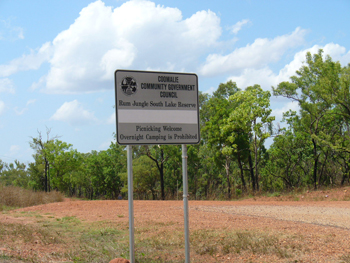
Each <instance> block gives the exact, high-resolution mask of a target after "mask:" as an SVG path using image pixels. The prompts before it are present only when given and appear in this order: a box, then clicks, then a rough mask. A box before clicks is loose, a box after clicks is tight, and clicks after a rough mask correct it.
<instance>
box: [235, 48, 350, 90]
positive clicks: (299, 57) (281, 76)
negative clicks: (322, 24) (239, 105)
mask: <svg viewBox="0 0 350 263" xmlns="http://www.w3.org/2000/svg"><path fill="white" fill-rule="evenodd" d="M319 49H323V51H324V53H323V54H324V55H330V56H331V57H332V60H333V61H340V62H341V63H342V64H343V66H345V65H347V63H349V62H350V52H348V53H346V49H345V48H344V47H342V46H340V45H338V44H333V43H330V44H327V45H325V46H319V45H314V46H313V47H311V48H308V49H305V50H302V51H299V52H297V53H296V54H295V55H294V58H293V60H292V61H291V62H290V63H289V64H287V65H285V66H284V67H283V68H282V69H281V70H280V71H279V72H278V74H275V73H274V72H273V71H272V70H271V69H270V68H269V67H268V66H265V67H263V68H261V69H255V68H253V67H251V68H246V69H244V70H243V71H242V72H241V74H239V75H233V76H231V77H229V78H228V80H232V81H234V82H236V83H237V86H238V87H239V88H241V89H244V88H246V87H248V86H252V85H254V84H259V85H261V87H262V88H263V89H265V90H270V89H271V86H277V85H278V84H279V83H280V82H282V81H289V79H290V77H291V76H293V75H295V72H296V71H297V70H299V69H300V68H301V67H302V65H303V63H304V62H305V60H306V53H307V52H310V53H311V54H316V53H317V52H318V50H319Z"/></svg>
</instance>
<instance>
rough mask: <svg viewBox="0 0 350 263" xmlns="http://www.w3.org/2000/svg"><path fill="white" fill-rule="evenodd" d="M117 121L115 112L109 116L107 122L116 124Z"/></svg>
mask: <svg viewBox="0 0 350 263" xmlns="http://www.w3.org/2000/svg"><path fill="white" fill-rule="evenodd" d="M115 123H116V118H115V112H113V113H112V115H111V116H109V118H108V120H107V124H114V125H115Z"/></svg>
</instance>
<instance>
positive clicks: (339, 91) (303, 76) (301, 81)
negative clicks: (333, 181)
mask: <svg viewBox="0 0 350 263" xmlns="http://www.w3.org/2000/svg"><path fill="white" fill-rule="evenodd" d="M341 73H342V69H341V66H340V64H339V63H338V62H333V61H332V59H331V58H330V57H329V56H326V58H325V59H324V58H323V51H322V50H319V52H318V53H317V54H314V55H311V53H310V52H308V53H307V54H306V62H305V64H304V65H303V66H302V67H301V68H300V69H299V70H298V71H296V75H295V76H292V77H291V78H290V82H281V83H280V84H278V86H277V87H276V88H274V87H273V94H274V95H275V96H283V97H286V98H289V99H291V100H293V101H296V102H297V103H298V104H299V107H300V111H299V116H300V132H305V133H307V134H308V135H309V136H308V138H309V140H310V141H311V142H312V145H313V175H312V177H313V183H314V188H315V189H316V188H317V184H318V176H321V174H320V173H321V172H322V170H320V171H319V163H320V160H321V158H322V157H324V156H321V155H322V154H323V152H322V148H321V146H322V145H321V142H322V143H323V144H327V143H328V144H332V143H331V142H330V141H329V140H330V139H331V138H333V137H334V136H333V135H335V133H334V125H333V126H332V125H329V123H330V121H331V120H334V116H335V115H336V112H335V110H336V107H337V105H341V104H344V105H345V104H346V101H347V100H348V98H349V97H348V95H346V94H348V93H349V91H348V90H347V91H346V88H342V85H341V82H340V76H341ZM345 83H347V82H345ZM345 86H346V85H345ZM347 89H348V88H347ZM344 95H345V96H344ZM343 99H345V101H344V100H343ZM342 109H343V110H344V112H345V114H346V112H347V109H346V107H342ZM334 124H335V123H334ZM332 131H333V135H332V136H330V135H331V133H332ZM326 160H327V158H323V162H325V161H326Z"/></svg>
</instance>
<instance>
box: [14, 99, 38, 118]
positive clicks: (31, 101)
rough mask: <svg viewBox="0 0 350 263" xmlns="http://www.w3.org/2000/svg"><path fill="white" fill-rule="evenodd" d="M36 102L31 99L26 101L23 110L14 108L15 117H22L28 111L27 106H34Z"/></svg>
mask: <svg viewBox="0 0 350 263" xmlns="http://www.w3.org/2000/svg"><path fill="white" fill-rule="evenodd" d="M35 102H36V99H32V100H28V101H27V103H26V107H24V108H23V109H21V110H20V109H19V107H15V108H14V111H15V113H16V114H17V115H22V114H23V113H25V112H26V111H27V110H29V108H28V106H29V105H30V104H34V103H35Z"/></svg>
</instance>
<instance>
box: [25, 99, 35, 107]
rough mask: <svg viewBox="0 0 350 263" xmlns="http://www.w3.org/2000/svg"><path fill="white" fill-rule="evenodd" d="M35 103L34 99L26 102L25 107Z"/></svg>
mask: <svg viewBox="0 0 350 263" xmlns="http://www.w3.org/2000/svg"><path fill="white" fill-rule="evenodd" d="M35 102H36V99H32V100H28V101H27V104H26V105H27V106H28V105H30V104H34V103H35Z"/></svg>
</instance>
